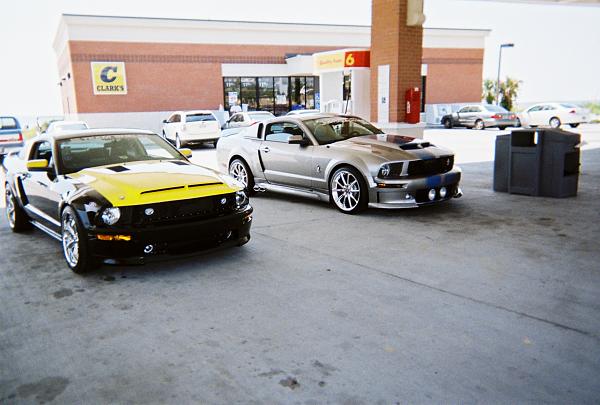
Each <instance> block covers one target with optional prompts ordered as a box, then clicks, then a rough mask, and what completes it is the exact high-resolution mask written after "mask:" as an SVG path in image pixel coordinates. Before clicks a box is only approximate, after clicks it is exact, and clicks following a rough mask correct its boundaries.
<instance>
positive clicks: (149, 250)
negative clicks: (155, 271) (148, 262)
mask: <svg viewBox="0 0 600 405" xmlns="http://www.w3.org/2000/svg"><path fill="white" fill-rule="evenodd" d="M153 250H154V246H153V245H146V247H145V248H144V253H146V254H149V253H152V251H153Z"/></svg>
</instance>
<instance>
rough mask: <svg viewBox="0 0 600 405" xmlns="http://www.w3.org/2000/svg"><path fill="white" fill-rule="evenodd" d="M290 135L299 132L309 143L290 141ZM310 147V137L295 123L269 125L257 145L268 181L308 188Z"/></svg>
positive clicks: (309, 181)
mask: <svg viewBox="0 0 600 405" xmlns="http://www.w3.org/2000/svg"><path fill="white" fill-rule="evenodd" d="M291 135H302V136H303V137H304V138H305V139H306V140H307V142H308V143H309V144H308V145H297V144H290V143H288V138H289V137H290V136H291ZM313 148H314V146H313V145H312V142H311V141H310V138H309V137H308V136H307V135H306V134H305V133H304V130H303V129H302V128H301V127H300V126H299V125H298V124H296V123H294V122H274V123H271V124H268V125H267V126H266V127H265V133H264V140H263V141H262V143H261V145H260V148H259V155H260V158H261V160H262V164H263V167H264V175H265V178H266V179H267V181H268V182H269V183H273V184H281V185H285V186H291V187H301V188H310V187H311V183H312V178H311V177H310V173H311V172H310V168H311V163H312V154H313Z"/></svg>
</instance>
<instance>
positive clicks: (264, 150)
mask: <svg viewBox="0 0 600 405" xmlns="http://www.w3.org/2000/svg"><path fill="white" fill-rule="evenodd" d="M262 151H263V152H265V153H269V152H270V151H271V149H269V147H268V146H265V147H264V148H262Z"/></svg>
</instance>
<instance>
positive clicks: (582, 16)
mask: <svg viewBox="0 0 600 405" xmlns="http://www.w3.org/2000/svg"><path fill="white" fill-rule="evenodd" d="M61 13H79V14H102V15H124V16H148V17H175V18H201V19H234V20H254V21H287V22H313V23H334V24H364V25H368V24H370V23H371V1H370V0H353V1H348V0H328V1H323V0H304V1H302V2H298V1H286V0H253V1H247V0H245V1H238V0H228V1H222V0H219V1H211V0H204V1H197V0H169V1H168V2H165V1H148V0H121V1H106V2H104V1H95V2H88V1H81V0H51V1H46V0H19V1H8V0H4V1H2V5H1V13H0V15H2V23H0V44H1V46H2V53H1V54H2V58H1V59H0V77H2V86H1V87H0V114H1V115H5V114H15V115H51V114H61V113H62V111H61V103H60V95H59V91H58V86H57V85H56V83H57V82H58V73H57V68H56V58H55V55H54V50H53V49H52V41H53V39H54V35H55V33H56V29H57V26H58V21H59V17H60V14H61ZM425 14H426V15H427V21H426V22H425V26H427V27H450V28H488V29H491V30H492V33H491V35H490V36H489V37H488V39H487V43H486V51H485V64H484V76H485V77H490V78H495V77H496V70H497V63H498V45H499V44H500V43H504V42H514V43H515V48H513V49H508V50H506V51H504V53H503V62H502V71H503V76H505V75H507V74H508V75H510V76H513V77H515V78H518V79H520V80H522V81H523V85H522V91H521V93H520V97H519V101H521V102H532V101H542V100H565V101H567V100H572V101H576V100H600V23H599V22H600V7H577V6H556V5H540V4H513V3H496V2H493V1H465V0H425Z"/></svg>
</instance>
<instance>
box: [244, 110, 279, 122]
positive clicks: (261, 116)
mask: <svg viewBox="0 0 600 405" xmlns="http://www.w3.org/2000/svg"><path fill="white" fill-rule="evenodd" d="M248 115H249V116H250V118H252V119H253V120H254V121H265V120H270V119H271V118H275V116H274V115H273V114H271V113H264V112H263V113H248Z"/></svg>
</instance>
